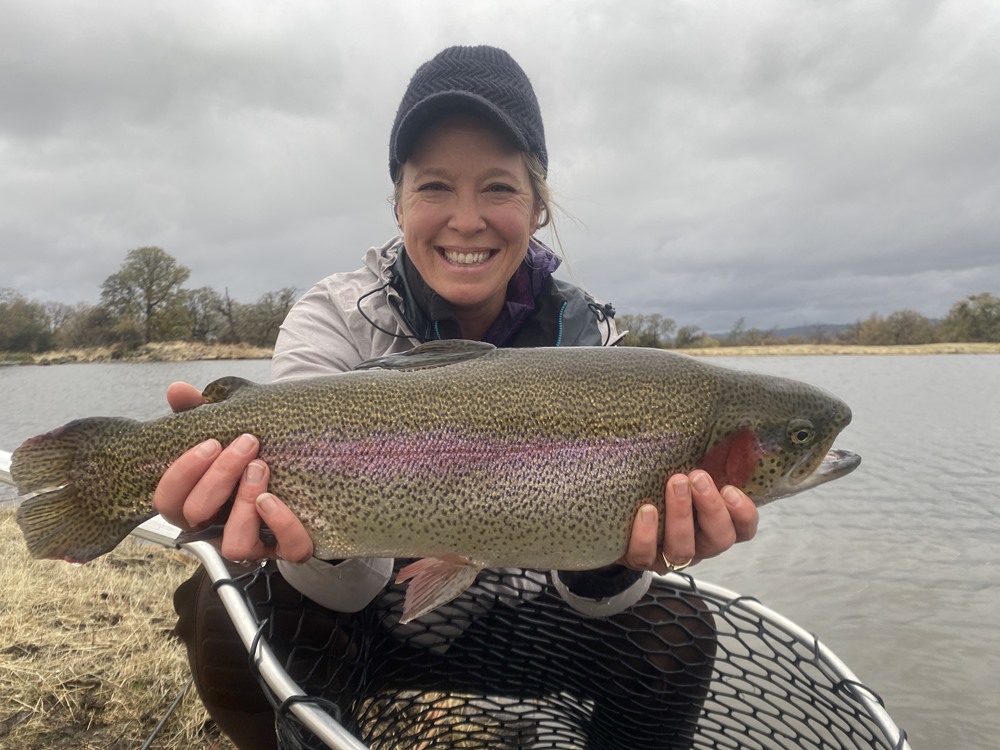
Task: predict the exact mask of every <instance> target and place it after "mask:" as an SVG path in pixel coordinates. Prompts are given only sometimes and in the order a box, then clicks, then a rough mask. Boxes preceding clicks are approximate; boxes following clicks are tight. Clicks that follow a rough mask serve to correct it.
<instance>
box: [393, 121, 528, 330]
mask: <svg viewBox="0 0 1000 750" xmlns="http://www.w3.org/2000/svg"><path fill="white" fill-rule="evenodd" d="M539 213H540V209H539V207H538V205H537V200H536V198H535V195H534V191H533V190H532V187H531V179H530V177H529V176H528V168H527V166H526V165H525V162H524V157H523V155H522V154H521V152H520V151H519V150H518V148H517V147H516V146H514V145H513V144H511V143H510V142H509V141H508V140H507V139H506V138H504V137H503V135H501V134H500V133H497V132H496V131H495V130H493V129H492V128H490V127H489V126H488V125H486V124H485V123H484V122H483V121H481V120H478V119H476V118H473V117H469V116H464V115H455V116H451V117H448V118H445V119H443V120H441V121H439V122H437V123H435V124H434V125H431V126H430V127H428V128H427V130H425V131H424V132H423V133H422V134H421V136H420V138H419V139H418V141H417V143H416V145H415V147H414V149H413V153H412V154H411V156H410V158H409V159H407V161H406V163H404V164H403V166H402V191H401V196H400V200H399V203H398V206H397V216H398V219H399V225H400V228H401V229H402V232H403V240H404V243H405V245H406V252H407V255H408V257H409V258H410V260H411V261H412V262H413V265H414V266H416V268H417V271H419V272H420V275H421V277H423V280H424V281H425V282H426V283H427V285H428V286H430V287H431V288H432V289H433V290H434V291H436V292H437V293H438V294H440V295H441V296H442V297H444V299H446V300H447V301H448V302H450V303H451V305H452V307H453V308H454V310H455V314H456V316H457V318H458V320H459V323H460V324H462V332H463V334H464V335H466V336H469V335H470V331H468V330H466V325H465V323H466V320H469V321H470V322H471V321H473V320H475V321H478V323H476V324H475V325H473V326H472V332H473V333H474V334H476V337H477V338H478V336H480V335H482V333H483V332H485V330H486V328H488V327H489V324H490V323H492V322H493V320H494V319H495V318H496V316H497V315H498V314H499V312H500V310H501V308H502V306H503V302H504V298H505V296H506V291H507V282H508V281H510V278H511V276H513V275H514V271H515V270H516V269H517V267H518V265H519V264H520V263H521V261H522V260H523V259H524V255H525V253H526V252H527V249H528V240H529V238H530V237H531V235H532V233H533V232H534V231H535V229H537V225H538V218H539ZM476 329H482V330H476Z"/></svg>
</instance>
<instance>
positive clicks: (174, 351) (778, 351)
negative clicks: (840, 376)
mask: <svg viewBox="0 0 1000 750" xmlns="http://www.w3.org/2000/svg"><path fill="white" fill-rule="evenodd" d="M666 351H672V352H677V353H680V354H687V355H689V356H692V357H814V356H873V355H874V356H884V355H894V356H919V355H940V354H1000V343H941V344H898V345H894V346H863V345H853V344H773V345H766V346H714V347H705V348H690V349H667V350H666ZM270 358H271V349H268V348H265V347H256V346H250V345H248V344H204V343H192V342H187V341H164V342H156V343H151V344H144V345H143V346H140V347H138V348H136V349H133V350H129V351H126V350H122V349H121V348H116V347H110V346H104V347H93V348H88V349H68V350H54V351H49V352H40V353H26V352H0V366H3V365H62V364H88V363H100V362H193V361H199V360H237V359H270Z"/></svg>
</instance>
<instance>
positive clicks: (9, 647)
mask: <svg viewBox="0 0 1000 750" xmlns="http://www.w3.org/2000/svg"><path fill="white" fill-rule="evenodd" d="M0 559H2V560H3V565H2V566H0V694H2V695H3V696H4V698H3V700H2V701H0V747H5V748H6V747H9V748H23V749H24V750H35V749H36V748H37V749H38V750H41V748H46V749H48V748H74V749H78V750H119V749H121V750H126V749H128V750H138V748H140V747H141V746H142V744H143V742H145V741H146V739H147V738H148V737H149V736H150V734H151V733H152V731H153V728H154V727H155V726H156V724H157V722H158V721H159V720H160V719H161V718H162V717H163V716H164V715H165V714H166V712H167V709H168V707H169V706H170V704H171V703H173V701H174V699H175V698H177V696H178V695H180V693H181V691H182V690H183V688H184V686H185V684H186V683H187V681H188V678H189V672H188V666H187V659H186V658H185V656H184V649H183V646H182V644H181V643H180V642H179V641H178V640H177V639H176V638H175V637H174V636H173V634H172V629H173V625H174V621H175V615H174V611H173V606H172V604H171V595H172V594H173V590H174V588H175V587H176V586H177V584H179V583H180V582H181V581H183V580H184V579H185V578H187V577H188V576H189V575H190V573H191V571H192V569H193V567H194V565H195V563H194V562H193V561H192V560H191V559H190V558H189V557H187V556H185V555H183V554H181V553H178V552H173V551H169V550H163V549H160V548H156V547H152V546H148V545H142V544H140V543H139V542H136V541H134V540H132V539H128V540H126V541H125V542H123V543H122V544H121V545H120V546H119V547H118V549H116V550H115V551H114V552H112V553H110V554H108V555H106V556H104V557H103V558H100V559H98V560H95V561H94V562H92V563H88V564H87V565H85V566H72V565H69V564H67V563H63V562H56V561H51V560H34V559H32V558H30V557H29V556H28V554H27V551H26V550H25V547H24V541H23V539H22V538H21V532H20V530H19V529H18V527H17V524H16V523H15V522H14V518H13V512H12V511H9V510H6V511H0ZM151 747H153V748H178V747H184V748H212V749H216V750H223V749H224V748H232V745H231V744H230V743H229V742H228V741H226V740H224V739H221V738H220V737H219V733H218V730H217V729H216V728H215V725H214V723H212V722H211V720H210V719H209V718H208V714H207V713H206V712H205V710H204V708H203V707H202V705H201V702H200V700H199V699H198V696H197V693H196V691H195V690H194V688H193V687H192V688H191V689H190V690H189V691H188V692H187V695H186V696H185V698H184V700H183V701H181V703H180V705H179V706H178V707H177V709H176V711H175V712H174V714H173V715H172V716H171V717H170V719H169V720H168V721H167V723H166V724H165V725H164V727H163V728H162V729H161V731H160V733H159V734H158V736H157V738H156V740H155V741H154V742H153V744H152V745H151Z"/></svg>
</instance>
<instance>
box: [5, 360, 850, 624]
mask: <svg viewBox="0 0 1000 750" xmlns="http://www.w3.org/2000/svg"><path fill="white" fill-rule="evenodd" d="M205 396H206V398H207V399H208V401H209V402H210V403H208V404H206V405H204V406H201V407H198V408H196V409H192V410H190V411H187V412H182V413H179V414H172V415H169V416H165V417H163V418H161V419H157V420H154V421H150V422H138V421H134V420H130V419H125V418H118V417H99V418H90V419H81V420H77V421H74V422H71V423H69V424H67V425H65V426H63V427H60V428H58V429H56V430H53V431H51V432H48V433H46V434H44V435H40V436H38V437H34V438H31V439H29V440H27V441H25V443H24V444H23V445H21V446H20V447H19V448H18V449H17V450H16V451H15V452H14V455H13V461H12V465H11V474H12V475H13V477H14V481H15V482H16V484H17V487H18V490H19V492H20V493H21V494H22V495H25V494H28V493H34V494H33V496H31V497H30V498H28V499H26V500H25V501H24V502H23V504H22V505H21V506H20V508H19V509H18V512H17V521H18V523H19V524H20V526H21V529H22V531H23V533H24V537H25V540H26V542H27V546H28V549H29V551H30V552H31V554H32V555H34V556H35V557H49V558H58V559H65V560H71V561H74V562H85V561H87V560H91V559H93V558H94V557H97V556H98V555H101V554H103V553H105V552H107V551H109V550H111V549H113V548H114V547H115V545H117V544H118V542H120V541H121V540H122V539H123V538H124V537H125V536H126V535H127V534H128V533H129V532H130V531H131V530H132V529H134V528H135V526H137V525H138V524H139V523H141V522H142V521H144V520H146V519H147V518H149V517H151V516H152V515H154V511H153V509H152V505H151V498H152V495H153V490H154V488H155V487H156V484H157V482H158V480H159V479H160V477H161V476H162V474H163V472H164V471H165V470H166V469H167V467H168V466H169V465H170V463H171V462H172V461H173V460H174V459H176V458H177V457H178V456H179V455H180V454H181V453H183V452H184V451H185V450H187V449H188V448H190V447H191V446H193V445H195V444H197V443H199V442H201V441H203V440H206V439H208V438H216V439H218V440H219V441H220V442H221V443H222V444H223V445H225V444H227V443H229V442H231V441H232V440H234V439H235V438H236V437H238V436H239V435H240V434H242V433H252V434H254V435H256V436H257V437H258V438H259V440H260V453H259V457H260V458H261V459H262V460H264V461H266V462H267V463H268V465H269V466H270V469H271V479H270V484H269V489H270V490H271V491H272V492H274V493H275V494H276V495H278V496H279V497H280V498H282V499H283V500H284V501H285V502H286V503H287V504H288V505H289V507H291V508H292V510H293V511H294V512H295V513H296V514H297V515H298V516H299V518H300V519H301V520H302V522H303V523H304V525H305V527H306V528H307V529H308V531H309V533H310V535H311V536H312V539H313V541H314V543H315V546H316V550H317V554H318V555H319V556H321V557H328V558H347V557H415V558H423V559H422V560H420V561H419V562H417V563H414V565H413V566H411V569H410V570H408V571H406V576H407V577H410V578H412V579H413V580H412V581H411V583H410V585H409V587H408V591H407V604H406V609H405V615H404V617H405V618H406V619H412V618H413V617H417V616H419V615H421V614H423V613H426V612H428V611H430V610H431V609H434V608H435V607H437V606H440V605H441V604H443V603H445V602H446V601H448V600H450V599H451V598H454V597H455V596H457V595H458V594H459V593H461V592H462V591H463V590H465V588H466V587H468V586H469V585H470V584H471V583H472V582H473V581H474V580H475V577H476V575H477V573H478V572H479V570H480V569H482V568H483V567H500V566H511V567H522V568H540V569H562V570H583V569H591V568H598V567H601V566H604V565H608V564H610V563H613V562H614V561H615V560H617V559H619V558H620V557H621V556H622V555H623V554H624V553H625V550H626V547H627V545H628V539H629V531H630V528H631V525H632V520H633V517H634V516H635V513H636V511H637V509H638V508H639V506H640V505H641V504H642V503H643V502H644V501H645V500H647V499H651V500H652V501H653V502H658V503H659V505H660V510H661V513H662V503H663V487H664V482H665V481H666V479H667V477H668V476H669V475H671V474H673V473H675V472H689V471H691V470H693V469H695V468H698V467H700V468H702V469H705V470H706V471H708V473H709V474H711V475H712V477H713V478H714V479H715V482H716V484H717V485H718V486H719V487H722V486H723V485H724V484H733V485H736V486H737V487H740V488H741V489H743V490H744V491H745V492H746V493H747V494H748V495H749V496H750V497H751V498H752V499H753V500H754V502H755V503H757V504H758V505H763V504H764V503H766V502H769V501H771V500H774V499H777V498H779V497H784V496H787V495H791V494H793V493H796V492H799V491H801V490H804V489H807V488H809V487H814V486H816V485H818V484H821V483H823V482H826V481H829V480H831V479H835V478H837V477H840V476H843V475H844V474H847V473H848V472H850V471H851V470H853V469H854V468H855V467H856V466H857V465H858V463H859V461H860V458H859V457H858V456H856V455H855V454H853V453H848V452H846V451H835V450H831V446H832V444H833V442H834V440H835V438H836V437H837V435H838V433H839V432H840V431H841V430H842V429H843V428H844V427H846V426H847V424H848V423H849V422H850V420H851V411H850V409H849V408H848V407H847V405H846V404H844V403H843V402H842V401H840V400H839V399H837V398H835V397H834V396H831V395H829V394H827V393H825V392H823V391H821V390H819V389H817V388H814V387H812V386H809V385H806V384H804V383H799V382H796V381H793V380H787V379H783V378H777V377H771V376H767V375H757V374H751V373H746V372H738V371H735V370H731V369H727V368H722V367H718V366H714V365H710V364H706V363H704V362H700V361H698V360H695V359H692V358H690V357H686V356H683V355H679V354H672V353H669V352H665V351H661V350H656V349H641V348H597V347H581V348H566V349H557V348H553V349H495V348H494V347H492V346H490V345H489V344H482V343H478V342H468V341H443V342H433V343H428V344H424V345H421V346H418V347H416V348H415V349H413V350H411V351H409V352H406V353H403V354H396V355H390V356H387V357H382V358H380V359H376V360H371V361H370V362H366V363H363V364H362V365H360V366H359V368H358V369H357V370H355V371H352V372H349V373H340V374H334V375H329V376H325V377H318V378H310V379H307V380H292V381H284V382H279V383H272V384H269V385H255V384H253V383H250V382H248V381H245V380H241V379H238V378H223V379H222V380H218V381H215V382H214V383H212V384H211V385H209V386H208V388H207V389H206V390H205Z"/></svg>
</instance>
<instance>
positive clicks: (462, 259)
mask: <svg viewBox="0 0 1000 750" xmlns="http://www.w3.org/2000/svg"><path fill="white" fill-rule="evenodd" d="M444 257H445V258H446V259H447V261H448V262H449V263H454V264H456V265H459V266H474V265H477V264H479V263H485V262H486V260H487V259H488V258H489V257H490V253H489V251H488V250H483V251H480V252H477V253H460V252H456V251H455V250H445V251H444Z"/></svg>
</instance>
